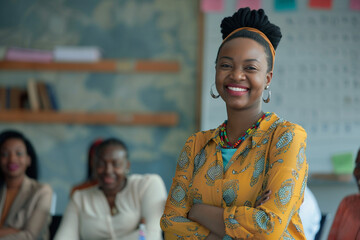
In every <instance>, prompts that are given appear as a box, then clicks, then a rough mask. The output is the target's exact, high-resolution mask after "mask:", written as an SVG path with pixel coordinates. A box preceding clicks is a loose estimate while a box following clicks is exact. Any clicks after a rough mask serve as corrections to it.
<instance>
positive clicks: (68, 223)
mask: <svg viewBox="0 0 360 240" xmlns="http://www.w3.org/2000/svg"><path fill="white" fill-rule="evenodd" d="M77 194H78V192H74V194H73V195H72V197H71V200H70V202H69V204H68V206H67V207H66V211H65V213H64V215H63V218H62V219H61V223H60V226H59V228H58V230H57V232H56V235H55V238H54V239H55V240H68V239H71V240H78V239H80V230H79V209H78V207H77V205H76V203H75V198H76V196H77Z"/></svg>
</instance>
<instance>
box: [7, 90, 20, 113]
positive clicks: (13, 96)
mask: <svg viewBox="0 0 360 240" xmlns="http://www.w3.org/2000/svg"><path fill="white" fill-rule="evenodd" d="M9 93H10V97H9V99H10V104H9V109H11V110H19V109H21V101H20V99H21V89H20V88H19V87H11V88H10V92H9Z"/></svg>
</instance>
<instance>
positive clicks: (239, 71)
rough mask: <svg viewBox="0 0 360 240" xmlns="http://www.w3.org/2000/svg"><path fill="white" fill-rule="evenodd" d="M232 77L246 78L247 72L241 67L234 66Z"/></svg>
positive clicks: (237, 78)
mask: <svg viewBox="0 0 360 240" xmlns="http://www.w3.org/2000/svg"><path fill="white" fill-rule="evenodd" d="M232 77H233V78H234V79H236V80H242V79H245V73H244V71H243V69H241V68H234V69H233V71H232Z"/></svg>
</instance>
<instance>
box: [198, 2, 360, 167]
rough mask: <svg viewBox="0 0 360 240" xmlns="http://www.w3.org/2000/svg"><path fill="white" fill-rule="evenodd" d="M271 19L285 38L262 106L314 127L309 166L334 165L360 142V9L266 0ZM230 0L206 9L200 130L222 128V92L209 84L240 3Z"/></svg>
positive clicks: (337, 4)
mask: <svg viewBox="0 0 360 240" xmlns="http://www.w3.org/2000/svg"><path fill="white" fill-rule="evenodd" d="M262 4H263V9H264V10H265V12H266V13H267V15H268V16H269V19H270V21H271V22H273V23H275V24H277V25H278V26H280V28H281V31H282V34H283V38H282V40H281V42H280V44H279V47H278V49H277V52H276V60H275V68H274V75H273V80H272V83H271V90H272V99H271V102H270V103H268V104H265V103H264V104H263V110H264V111H270V112H275V113H277V114H278V115H279V116H281V117H283V118H285V119H287V120H289V121H291V122H295V123H298V124H300V125H302V126H303V127H304V128H305V130H306V131H307V133H308V140H307V141H308V146H307V159H308V162H309V165H310V172H331V171H332V170H333V168H332V164H331V160H330V159H331V155H332V154H336V153H342V152H349V151H350V152H353V154H354V157H355V156H356V155H355V154H356V153H357V150H358V149H359V148H360V12H359V11H353V10H351V9H350V8H349V1H348V0H334V1H333V7H332V9H331V10H316V9H310V8H309V7H308V1H297V4H298V6H297V10H296V11H282V12H277V11H275V10H274V1H273V0H266V1H265V0H263V1H262ZM235 8H236V1H235V0H225V9H224V11H223V12H222V13H205V15H204V19H205V20H204V28H205V29H204V46H203V47H204V55H203V61H204V65H203V66H204V67H203V79H202V113H201V130H206V129H210V128H216V127H217V126H218V125H220V124H221V123H222V122H223V121H224V120H225V119H226V110H225V105H224V102H223V101H222V100H221V98H218V99H212V98H211V97H210V94H209V91H210V87H211V84H212V83H214V81H215V57H216V53H217V50H218V47H219V46H220V43H221V33H220V22H221V20H222V19H223V18H224V17H226V16H230V15H232V14H233V13H234V12H235V11H236V9H235Z"/></svg>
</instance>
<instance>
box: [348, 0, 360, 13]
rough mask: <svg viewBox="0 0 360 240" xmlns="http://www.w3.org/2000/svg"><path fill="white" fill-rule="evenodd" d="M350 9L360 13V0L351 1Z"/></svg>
mask: <svg viewBox="0 0 360 240" xmlns="http://www.w3.org/2000/svg"><path fill="white" fill-rule="evenodd" d="M350 9H351V10H357V11H360V0H350Z"/></svg>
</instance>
